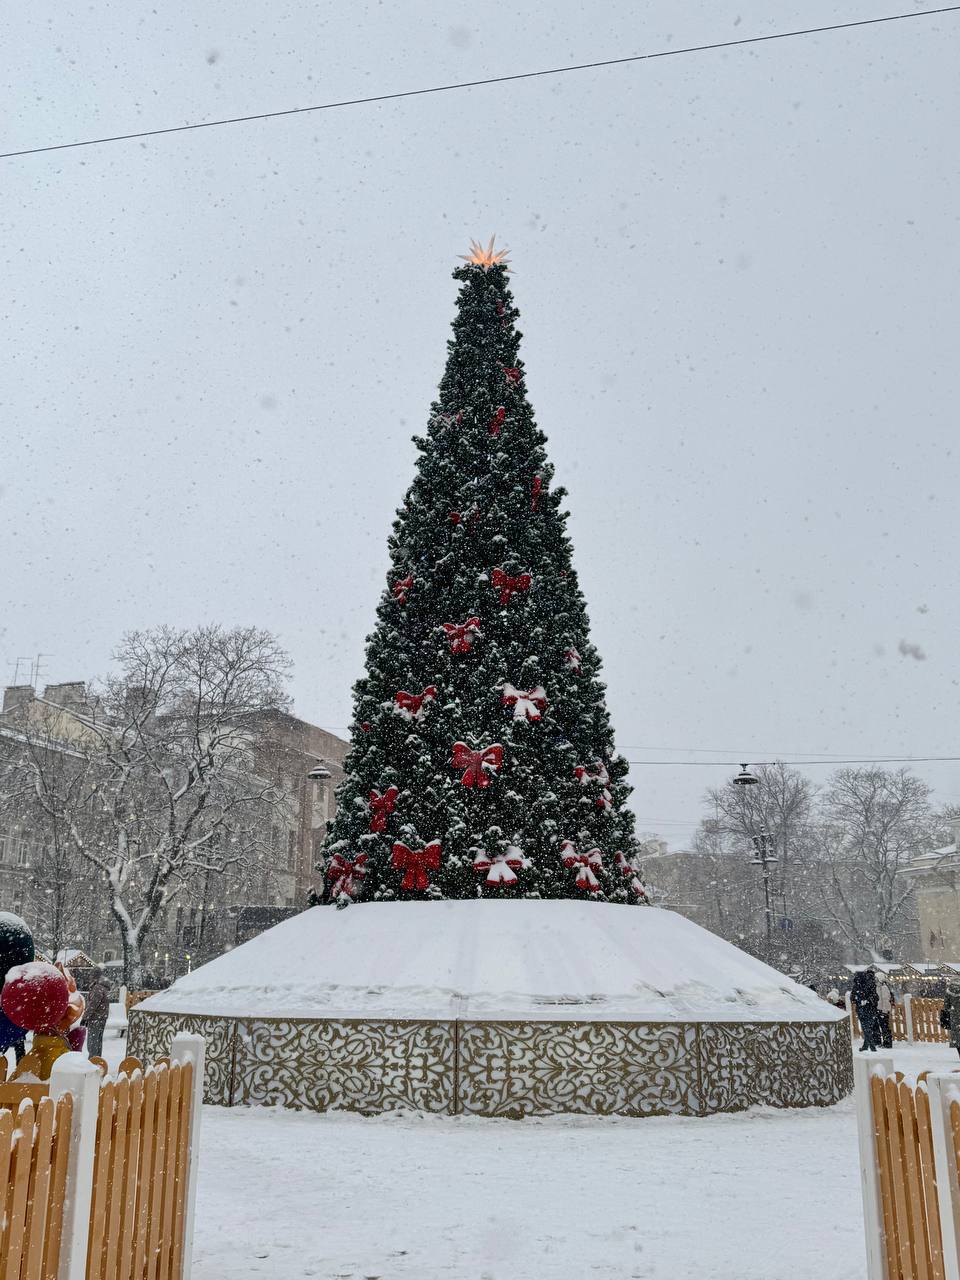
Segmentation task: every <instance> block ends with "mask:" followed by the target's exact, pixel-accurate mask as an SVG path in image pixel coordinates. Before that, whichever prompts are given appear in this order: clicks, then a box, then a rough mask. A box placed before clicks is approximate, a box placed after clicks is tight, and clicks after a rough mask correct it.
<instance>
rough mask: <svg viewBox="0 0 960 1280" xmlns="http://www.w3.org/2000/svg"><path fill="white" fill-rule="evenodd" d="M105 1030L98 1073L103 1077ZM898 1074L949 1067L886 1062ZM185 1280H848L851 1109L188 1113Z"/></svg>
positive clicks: (952, 1061) (853, 1271)
mask: <svg viewBox="0 0 960 1280" xmlns="http://www.w3.org/2000/svg"><path fill="white" fill-rule="evenodd" d="M123 1053H124V1041H123V1040H122V1039H120V1038H119V1036H118V1035H117V1032H116V1029H115V1028H110V1029H109V1030H108V1033H107V1037H106V1039H105V1042H104V1056H105V1057H106V1058H107V1060H108V1061H109V1062H110V1063H111V1064H115V1063H117V1062H119V1061H120V1059H121V1058H122V1057H123ZM894 1060H895V1063H896V1065H897V1066H898V1067H899V1068H900V1069H901V1070H903V1071H905V1072H907V1073H908V1074H915V1073H916V1072H918V1071H922V1070H924V1069H925V1068H933V1069H938V1070H952V1069H953V1068H955V1067H960V1059H958V1057H957V1054H956V1052H955V1051H954V1050H951V1049H949V1048H947V1047H945V1046H940V1045H914V1046H909V1047H907V1046H900V1047H898V1048H897V1049H895V1050H894ZM193 1275H194V1280H266V1278H267V1277H271V1278H272V1277H277V1280H281V1278H282V1280H298V1278H299V1277H301V1276H304V1277H306V1276H312V1277H317V1280H395V1278H396V1280H404V1278H406V1277H414V1276H416V1277H418V1280H432V1278H433V1277H437V1280H580V1278H581V1277H583V1278H584V1280H591V1278H592V1277H610V1278H614V1277H615V1278H616V1280H634V1278H637V1280H639V1278H640V1277H643V1278H644V1280H865V1277H866V1266H865V1262H864V1245H863V1226H862V1211H861V1203H860V1182H859V1169H858V1156H857V1135H856V1126H855V1121H854V1113H853V1104H852V1101H851V1100H849V1099H848V1100H847V1101H845V1102H843V1103H841V1104H840V1105H839V1106H837V1107H831V1108H829V1109H825V1110H818V1109H811V1110H805V1111H774V1110H771V1109H766V1108H764V1109H755V1110H753V1111H749V1112H746V1113H744V1114H743V1115H726V1116H724V1115H721V1116H710V1117H708V1118H705V1119H692V1118H687V1117H662V1118H658V1119H653V1120H617V1119H600V1118H572V1117H571V1118H565V1117H562V1118H561V1117H557V1118H553V1119H544V1120H524V1121H521V1122H516V1121H509V1120H482V1119H475V1118H451V1117H436V1116H421V1115H406V1116H397V1115H393V1116H382V1117H374V1118H369V1119H367V1118H361V1117H358V1116H352V1115H348V1114H343V1113H341V1114H327V1115H314V1114H311V1113H306V1112H290V1111H275V1110H272V1109H268V1108H244V1107H238V1108H234V1109H227V1108H222V1107H204V1110H203V1130H202V1134H201V1153H200V1183H199V1194H198V1204H197V1226H196V1247H195V1251H194V1271H193Z"/></svg>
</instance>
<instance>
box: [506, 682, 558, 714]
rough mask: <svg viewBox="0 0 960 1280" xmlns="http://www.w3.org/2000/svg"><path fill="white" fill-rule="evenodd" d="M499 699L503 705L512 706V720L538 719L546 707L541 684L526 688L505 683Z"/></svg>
mask: <svg viewBox="0 0 960 1280" xmlns="http://www.w3.org/2000/svg"><path fill="white" fill-rule="evenodd" d="M500 701H501V702H502V703H503V705H504V706H505V707H513V718H514V720H539V719H540V717H541V716H542V715H543V713H544V711H546V709H547V695H546V693H545V691H544V688H543V685H542V684H538V685H537V687H536V688H535V689H527V690H523V689H515V688H514V687H513V685H512V684H505V685H504V686H503V695H502V697H501V699H500Z"/></svg>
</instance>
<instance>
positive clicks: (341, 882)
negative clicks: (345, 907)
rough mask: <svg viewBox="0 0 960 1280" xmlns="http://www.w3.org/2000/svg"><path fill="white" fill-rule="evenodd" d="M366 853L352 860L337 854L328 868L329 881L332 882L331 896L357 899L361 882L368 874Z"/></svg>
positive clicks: (359, 854)
mask: <svg viewBox="0 0 960 1280" xmlns="http://www.w3.org/2000/svg"><path fill="white" fill-rule="evenodd" d="M368 856H369V855H368V854H366V853H358V854H357V856H356V857H355V858H354V859H353V861H352V862H351V860H350V859H349V858H345V857H344V856H343V854H342V853H335V854H334V855H333V857H332V858H331V859H330V865H329V866H328V867H327V879H328V880H329V881H330V895H331V897H334V898H339V897H341V896H346V897H347V898H355V897H356V895H357V892H358V890H359V889H360V882H361V881H362V880H363V877H364V876H365V875H366V874H367V865H366V864H367V857H368Z"/></svg>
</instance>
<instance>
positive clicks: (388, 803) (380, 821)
mask: <svg viewBox="0 0 960 1280" xmlns="http://www.w3.org/2000/svg"><path fill="white" fill-rule="evenodd" d="M399 794H400V789H399V787H387V789H386V791H385V792H384V793H383V795H381V794H380V792H379V791H371V792H370V830H371V831H386V829H387V819H388V818H389V817H390V815H391V813H393V811H394V809H395V808H396V807H397V796H399Z"/></svg>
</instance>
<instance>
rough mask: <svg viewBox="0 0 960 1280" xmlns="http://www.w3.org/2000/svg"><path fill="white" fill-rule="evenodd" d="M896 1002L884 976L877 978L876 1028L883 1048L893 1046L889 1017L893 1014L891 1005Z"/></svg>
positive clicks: (891, 988)
mask: <svg viewBox="0 0 960 1280" xmlns="http://www.w3.org/2000/svg"><path fill="white" fill-rule="evenodd" d="M896 1003H897V997H896V996H895V995H894V994H893V987H891V985H890V983H889V982H888V981H887V979H886V978H885V977H880V978H878V979H877V1030H878V1032H879V1038H880V1045H881V1047H882V1048H884V1049H892V1048H893V1028H892V1027H891V1025H890V1018H891V1016H892V1015H893V1006H894V1005H895V1004H896Z"/></svg>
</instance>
